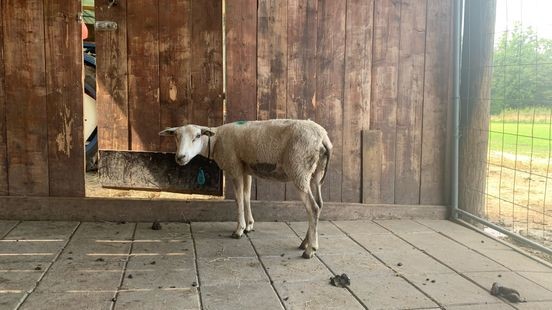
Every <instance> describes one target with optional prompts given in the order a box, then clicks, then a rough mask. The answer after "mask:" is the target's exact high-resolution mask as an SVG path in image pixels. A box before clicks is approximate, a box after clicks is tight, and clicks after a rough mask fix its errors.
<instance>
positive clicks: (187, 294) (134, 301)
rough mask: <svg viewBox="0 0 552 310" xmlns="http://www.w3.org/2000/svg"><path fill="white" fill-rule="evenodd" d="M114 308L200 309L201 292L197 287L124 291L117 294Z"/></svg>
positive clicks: (117, 309)
mask: <svg viewBox="0 0 552 310" xmlns="http://www.w3.org/2000/svg"><path fill="white" fill-rule="evenodd" d="M114 309H115V310H122V309H125V310H126V309H141V310H158V309H164V310H187V309H200V306H199V293H198V292H197V289H196V288H186V289H168V290H166V289H155V290H138V291H122V292H120V293H119V295H118V296H117V301H116V303H115V307H114Z"/></svg>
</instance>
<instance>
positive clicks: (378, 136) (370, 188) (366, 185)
mask: <svg viewBox="0 0 552 310" xmlns="http://www.w3.org/2000/svg"><path fill="white" fill-rule="evenodd" d="M382 139H383V135H382V132H381V131H380V130H363V131H362V203H378V202H379V201H380V200H381V197H380V196H381V177H382V175H381V174H382V165H381V160H382V148H383V145H382Z"/></svg>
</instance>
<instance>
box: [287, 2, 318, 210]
mask: <svg viewBox="0 0 552 310" xmlns="http://www.w3.org/2000/svg"><path fill="white" fill-rule="evenodd" d="M317 6H318V1H317V0H290V1H288V10H287V15H288V16H287V23H288V27H287V50H288V59H287V102H286V110H287V111H286V114H287V118H292V119H309V118H310V119H315V116H316V114H315V112H314V109H315V102H316V38H317V36H316V34H317V23H318V16H317V13H316V10H317ZM300 199H301V198H300V197H299V194H298V193H297V190H296V189H295V186H294V185H293V184H290V183H287V184H286V200H300Z"/></svg>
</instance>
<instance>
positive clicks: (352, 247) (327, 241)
mask: <svg viewBox="0 0 552 310" xmlns="http://www.w3.org/2000/svg"><path fill="white" fill-rule="evenodd" d="M318 246H319V247H318V251H316V253H317V254H320V255H362V254H364V253H366V250H365V249H363V248H362V247H361V246H360V245H358V244H357V243H356V242H354V241H353V240H352V239H351V238H349V237H338V236H333V237H327V236H320V237H318Z"/></svg>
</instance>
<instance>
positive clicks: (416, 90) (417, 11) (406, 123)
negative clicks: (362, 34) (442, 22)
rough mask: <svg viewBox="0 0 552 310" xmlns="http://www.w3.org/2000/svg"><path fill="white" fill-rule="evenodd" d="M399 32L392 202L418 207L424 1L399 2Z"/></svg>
mask: <svg viewBox="0 0 552 310" xmlns="http://www.w3.org/2000/svg"><path fill="white" fill-rule="evenodd" d="M400 29H401V34H400V43H399V44H400V50H399V82H398V83H399V84H398V85H399V90H398V100H397V140H396V155H395V165H396V167H395V203H397V204H418V203H419V202H420V156H421V147H422V109H423V102H424V71H425V68H424V58H425V57H424V53H425V34H426V31H425V30H426V1H425V0H421V1H419V0H403V1H402V4H401V21H400ZM443 121H445V120H443Z"/></svg>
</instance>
